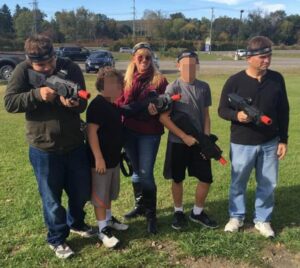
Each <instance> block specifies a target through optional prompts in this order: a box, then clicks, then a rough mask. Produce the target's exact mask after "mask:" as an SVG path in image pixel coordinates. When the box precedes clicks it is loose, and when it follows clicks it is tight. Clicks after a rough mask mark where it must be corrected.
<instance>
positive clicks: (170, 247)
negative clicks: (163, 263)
mask: <svg viewBox="0 0 300 268" xmlns="http://www.w3.org/2000/svg"><path fill="white" fill-rule="evenodd" d="M151 247H152V248H154V249H155V250H159V251H164V252H166V253H167V254H168V256H169V263H170V267H172V266H179V267H189V268H220V267H222V268H232V267H235V268H250V267H252V268H253V266H250V265H248V264H240V263H233V262H230V261H228V260H226V259H222V258H212V257H202V258H195V257H186V256H184V255H181V254H180V253H179V252H180V250H179V249H178V246H177V245H176V244H175V243H174V242H170V241H165V242H164V241H159V242H157V241H152V242H151Z"/></svg>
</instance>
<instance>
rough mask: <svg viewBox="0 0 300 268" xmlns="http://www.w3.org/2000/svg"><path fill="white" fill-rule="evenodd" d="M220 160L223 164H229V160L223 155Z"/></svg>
mask: <svg viewBox="0 0 300 268" xmlns="http://www.w3.org/2000/svg"><path fill="white" fill-rule="evenodd" d="M218 161H219V162H220V164H221V165H223V166H225V165H226V164H227V160H226V159H225V158H224V157H223V156H221V158H220V159H219V160H218Z"/></svg>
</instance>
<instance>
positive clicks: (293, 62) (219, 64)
mask: <svg viewBox="0 0 300 268" xmlns="http://www.w3.org/2000/svg"><path fill="white" fill-rule="evenodd" d="M79 65H80V66H81V68H82V69H83V67H84V65H83V64H82V63H80V64H79ZM127 65H128V61H116V68H117V69H118V70H120V71H125V70H126V68H127ZM246 66H247V64H246V61H245V60H238V61H234V60H232V61H230V60H216V61H201V60H200V72H201V73H204V74H205V73H207V74H208V73H211V72H213V71H214V70H217V71H218V73H219V74H223V73H224V74H228V73H234V72H236V71H239V70H242V69H243V68H245V67H246ZM297 68H298V69H300V58H279V57H278V58H275V57H274V58H273V59H272V64H271V69H274V70H278V71H284V70H287V69H291V70H292V69H297ZM160 71H161V72H162V73H164V74H170V73H176V72H177V69H176V62H175V60H174V61H170V60H166V61H160Z"/></svg>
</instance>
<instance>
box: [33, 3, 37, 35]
mask: <svg viewBox="0 0 300 268" xmlns="http://www.w3.org/2000/svg"><path fill="white" fill-rule="evenodd" d="M37 12H38V1H37V0H33V2H32V14H33V25H32V33H33V34H37V30H38V18H37Z"/></svg>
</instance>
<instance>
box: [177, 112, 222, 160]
mask: <svg viewBox="0 0 300 268" xmlns="http://www.w3.org/2000/svg"><path fill="white" fill-rule="evenodd" d="M172 121H173V122H174V124H175V125H176V126H177V127H179V128H180V129H181V130H183V131H184V132H185V133H186V134H188V135H191V136H193V137H194V138H195V139H196V140H197V141H198V143H196V144H195V145H193V146H196V147H197V149H199V153H200V154H201V155H203V156H204V157H205V158H206V159H212V158H213V159H215V160H217V161H219V162H220V164H222V165H226V164H227V161H226V159H225V158H223V157H222V152H223V151H222V150H221V149H220V147H219V146H218V145H217V144H216V141H217V140H218V137H217V136H216V135H213V134H210V135H209V136H208V135H205V134H204V133H201V132H199V131H198V130H197V129H196V128H195V127H194V125H193V124H192V122H191V121H190V119H189V117H188V115H186V114H184V113H176V114H175V115H174V116H172Z"/></svg>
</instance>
